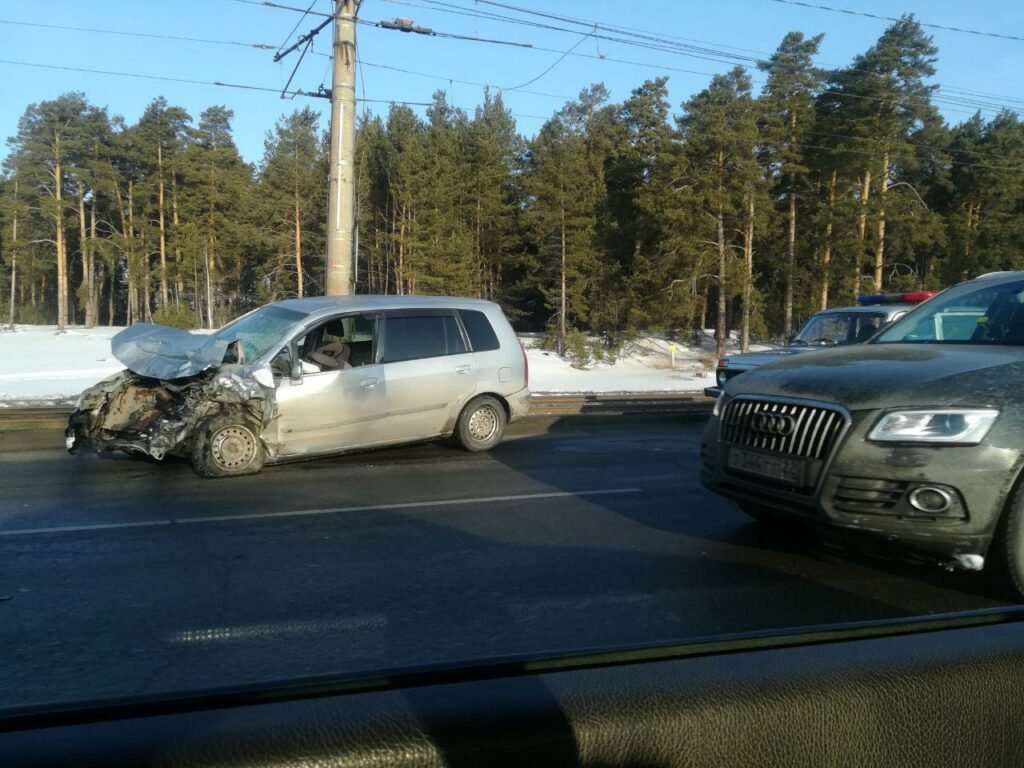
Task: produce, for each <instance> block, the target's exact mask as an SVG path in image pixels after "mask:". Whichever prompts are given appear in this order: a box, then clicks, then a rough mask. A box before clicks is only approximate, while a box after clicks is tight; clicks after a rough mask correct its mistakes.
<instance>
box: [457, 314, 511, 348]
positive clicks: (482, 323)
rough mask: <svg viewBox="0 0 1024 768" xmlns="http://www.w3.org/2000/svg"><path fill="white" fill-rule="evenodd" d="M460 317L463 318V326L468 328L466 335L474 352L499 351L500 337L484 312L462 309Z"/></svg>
mask: <svg viewBox="0 0 1024 768" xmlns="http://www.w3.org/2000/svg"><path fill="white" fill-rule="evenodd" d="M459 317H461V318H462V325H463V326H464V327H465V328H466V335H467V336H469V345H470V346H471V347H472V348H473V351H474V352H491V351H493V350H495V349H499V348H500V347H501V345H500V344H499V343H498V336H497V334H495V333H494V328H492V327H491V321H490V320H488V319H487V315H485V314H484V313H483V312H477V311H476V310H474V309H460V310H459Z"/></svg>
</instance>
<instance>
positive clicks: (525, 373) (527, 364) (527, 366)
mask: <svg viewBox="0 0 1024 768" xmlns="http://www.w3.org/2000/svg"><path fill="white" fill-rule="evenodd" d="M519 349H520V350H521V351H522V353H523V376H524V377H525V380H526V384H525V385H524V386H527V387H528V386H530V358H528V357H527V356H526V347H525V346H523V342H521V341H520V342H519Z"/></svg>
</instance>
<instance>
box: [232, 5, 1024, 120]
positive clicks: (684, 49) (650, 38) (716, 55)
mask: <svg viewBox="0 0 1024 768" xmlns="http://www.w3.org/2000/svg"><path fill="white" fill-rule="evenodd" d="M233 1H234V2H238V3H244V4H247V5H257V6H264V7H269V8H278V9H283V10H289V11H297V12H300V13H304V12H305V9H303V8H297V7H294V6H288V5H283V4H281V3H275V2H271V1H270V0H233ZM391 1H392V2H399V0H391ZM475 1H476V2H478V3H482V4H485V5H490V6H495V7H499V8H503V9H510V10H514V11H517V12H519V13H523V14H528V15H534V16H538V17H542V18H545V19H547V20H556V21H562V22H564V23H571V24H576V25H582V26H588V27H593V26H595V25H596V26H597V28H599V29H605V30H611V31H613V32H614V33H615V34H625V35H632V36H634V37H638V38H641V39H636V40H631V39H623V38H621V37H609V36H607V35H593V36H594V37H596V38H600V39H605V40H610V41H612V42H618V43H622V44H626V45H632V46H635V47H640V48H646V49H648V50H656V51H661V52H667V53H673V54H678V55H683V56H689V57H692V58H699V59H704V60H707V61H713V62H716V63H720V64H722V63H724V64H732V65H737V64H738V65H741V66H747V67H749V66H750V65H751V63H755V64H756V63H761V62H765V61H767V59H765V58H763V57H762V58H755V57H751V56H740V55H737V54H732V53H729V52H728V51H723V50H719V49H716V48H709V47H706V46H714V45H716V44H714V43H705V44H704V45H703V46H694V45H690V44H688V43H687V44H682V43H677V42H674V40H673V39H671V37H666V36H664V35H661V36H658V35H656V33H649V32H645V31H642V30H641V31H636V30H631V29H630V28H625V27H614V26H610V25H605V24H602V23H601V22H597V21H593V20H587V19H577V18H574V17H571V16H564V15H561V14H554V13H549V12H545V11H536V10H533V9H529V8H522V7H519V6H516V5H511V4H508V3H502V2H496V0H475ZM423 2H426V3H429V4H430V6H431V9H432V10H439V11H443V9H442V8H440V7H438V8H434V7H433V6H444V7H445V8H448V9H458V12H459V13H462V14H463V15H470V16H476V17H479V18H484V19H491V20H494V21H500V22H504V23H511V24H519V25H523V26H527V27H537V26H540V27H543V28H545V29H551V30H554V31H560V32H565V33H569V34H574V35H576V34H579V30H576V29H568V28H565V27H558V26H554V25H550V24H546V23H544V24H541V23H538V22H531V21H529V20H525V19H520V18H515V17H511V16H506V15H502V14H496V13H492V12H489V11H477V10H474V9H470V8H465V7H462V6H458V5H455V4H453V3H449V2H444V0H423ZM401 4H404V5H412V4H411V3H407V2H405V3H401ZM416 7H422V6H416ZM450 12H455V11H450ZM313 15H320V16H329V14H323V13H317V12H313ZM359 21H360V22H361V23H365V24H367V25H369V26H378V27H379V26H380V22H363V20H359ZM385 24H387V27H386V28H389V29H398V30H399V31H410V30H403V29H402V27H399V26H398V25H395V24H393V23H391V22H385ZM420 29H423V30H424V31H423V32H421V34H428V35H429V36H431V37H445V38H451V39H463V40H471V41H474V42H490V43H498V44H502V45H514V46H517V47H522V48H529V49H530V50H533V51H541V52H547V53H556V54H559V55H568V56H574V57H580V58H586V59H590V60H597V61H607V62H609V63H615V64H626V65H631V66H640V67H646V68H649V69H655V70H662V71H668V72H683V73H687V74H695V75H704V76H708V77H710V76H713V75H715V74H717V73H714V72H703V71H698V70H692V69H685V68H681V67H672V66H669V65H665V64H651V63H647V62H640V61H631V60H628V59H620V58H613V57H610V56H605V55H594V54H586V53H580V52H577V51H572V52H571V53H566V52H565V51H562V50H559V49H557V48H548V47H544V46H538V45H532V44H530V43H522V42H519V43H516V42H512V41H507V40H490V39H488V38H480V37H472V36H467V35H456V34H452V33H444V32H438V31H437V30H433V29H426V28H420ZM847 71H854V70H850V69H849V68H847ZM752 74H753V73H752ZM941 90H942V89H939V91H940V93H936V95H935V96H934V97H933V100H934V101H935V102H937V103H939V104H940V106H942V107H943V109H945V110H946V111H947V112H956V113H960V114H973V113H974V112H976V111H977V110H979V109H980V110H984V111H991V112H998V111H1000V110H1002V109H1007V110H1011V111H1013V110H1016V109H1018V107H1017V105H1012V106H1011V105H1006V104H999V103H994V102H991V101H984V100H979V99H975V98H972V96H973V92H969V91H965V90H960V91H959V93H957V92H954V93H953V94H952V95H946V94H943V93H941ZM824 92H826V93H827V92H832V93H838V92H837V91H836V90H835V89H825V90H824ZM838 95H839V96H840V97H842V98H860V99H868V100H872V99H874V100H882V99H878V98H877V97H870V96H861V95H858V94H847V93H838ZM978 95H981V94H978ZM983 98H984V96H983ZM904 103H911V102H904ZM915 103H923V102H915Z"/></svg>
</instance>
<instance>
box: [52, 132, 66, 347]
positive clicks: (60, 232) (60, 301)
mask: <svg viewBox="0 0 1024 768" xmlns="http://www.w3.org/2000/svg"><path fill="white" fill-rule="evenodd" d="M53 141H54V145H53V157H54V164H53V188H54V191H53V196H54V201H55V202H56V210H55V212H54V218H55V224H56V228H57V232H56V235H57V236H56V238H55V239H56V241H57V328H58V329H59V330H64V328H65V326H67V324H68V286H67V279H68V254H67V244H66V243H65V241H64V198H63V193H62V187H63V186H64V185H63V183H62V182H63V179H64V174H63V172H62V170H61V159H62V158H61V150H60V134H59V133H57V132H54V135H53Z"/></svg>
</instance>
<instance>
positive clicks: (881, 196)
mask: <svg viewBox="0 0 1024 768" xmlns="http://www.w3.org/2000/svg"><path fill="white" fill-rule="evenodd" d="M879 183H880V185H879V187H878V233H877V237H878V241H877V242H876V243H875V293H880V292H881V290H882V272H883V271H884V269H885V193H886V192H887V191H888V189H889V150H886V151H885V152H884V153H883V155H882V175H881V176H880V177H879Z"/></svg>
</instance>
